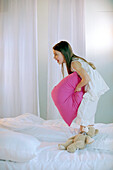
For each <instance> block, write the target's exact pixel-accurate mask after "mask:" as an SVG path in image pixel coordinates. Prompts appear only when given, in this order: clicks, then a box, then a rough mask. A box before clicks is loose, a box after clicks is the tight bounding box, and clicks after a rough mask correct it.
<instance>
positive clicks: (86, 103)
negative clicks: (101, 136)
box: [53, 41, 109, 131]
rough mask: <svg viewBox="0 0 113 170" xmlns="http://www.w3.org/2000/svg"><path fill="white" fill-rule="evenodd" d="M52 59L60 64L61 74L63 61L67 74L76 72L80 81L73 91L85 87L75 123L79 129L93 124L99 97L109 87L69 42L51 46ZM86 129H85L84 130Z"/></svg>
mask: <svg viewBox="0 0 113 170" xmlns="http://www.w3.org/2000/svg"><path fill="white" fill-rule="evenodd" d="M53 53H54V59H55V60H56V61H57V62H58V63H59V64H61V65H62V74H63V77H64V70H63V63H66V67H67V71H68V74H71V73H73V72H77V74H78V75H79V76H80V77H81V81H80V82H79V83H78V85H77V86H76V88H75V93H76V92H78V91H81V88H82V87H85V94H84V95H83V99H82V101H81V104H80V106H79V108H78V113H77V118H76V123H78V124H79V125H80V131H82V130H83V128H86V129H87V126H89V125H90V126H93V125H94V117H95V113H96V108H97V103H98V100H99V97H100V96H101V95H102V94H104V93H105V92H106V91H108V90H109V87H108V86H107V84H106V83H105V81H104V80H103V78H102V77H101V75H100V74H99V73H98V72H97V70H96V68H95V66H94V65H93V64H92V63H90V62H88V61H86V60H85V59H84V58H82V57H79V56H77V55H75V54H74V53H73V51H72V48H71V46H70V44H69V43H68V42H66V41H61V42H59V43H57V44H56V45H55V46H54V47H53ZM86 131H87V130H86Z"/></svg>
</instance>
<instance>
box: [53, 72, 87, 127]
mask: <svg viewBox="0 0 113 170" xmlns="http://www.w3.org/2000/svg"><path fill="white" fill-rule="evenodd" d="M80 81H81V78H80V77H79V76H78V74H77V73H76V72H73V73H72V74H70V75H68V76H67V77H65V78H64V79H63V80H61V81H60V83H58V84H57V85H56V86H55V87H54V88H53V90H52V92H51V96H52V99H53V101H54V103H55V105H56V107H57V109H58V110H59V112H60V114H61V116H62V118H63V119H64V121H65V122H66V123H67V124H68V126H70V125H71V123H72V121H73V120H74V119H75V118H76V116H77V111H78V107H79V105H80V103H81V101H82V99H83V94H84V87H82V89H81V91H80V92H76V93H75V92H74V90H75V88H76V86H77V84H78V83H79V82H80Z"/></svg>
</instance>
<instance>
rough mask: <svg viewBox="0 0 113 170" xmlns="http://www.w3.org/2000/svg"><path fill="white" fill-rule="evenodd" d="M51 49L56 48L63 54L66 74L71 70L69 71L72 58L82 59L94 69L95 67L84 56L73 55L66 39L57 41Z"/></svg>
mask: <svg viewBox="0 0 113 170" xmlns="http://www.w3.org/2000/svg"><path fill="white" fill-rule="evenodd" d="M53 49H54V50H57V51H60V52H61V53H62V54H63V56H64V58H65V61H66V67H67V71H68V74H71V73H72V71H71V62H72V60H73V59H74V58H76V59H82V60H83V61H85V62H86V63H88V64H89V65H90V66H91V67H92V68H93V69H96V67H95V66H94V65H93V64H92V63H91V62H88V61H87V60H85V59H84V58H82V57H79V56H77V55H75V54H74V53H73V51H72V48H71V46H70V44H69V43H68V42H67V41H60V42H59V43H57V44H56V45H55V46H54V47H53ZM62 73H63V64H62Z"/></svg>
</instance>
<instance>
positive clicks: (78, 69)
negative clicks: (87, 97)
mask: <svg viewBox="0 0 113 170" xmlns="http://www.w3.org/2000/svg"><path fill="white" fill-rule="evenodd" d="M71 66H72V67H73V69H74V70H75V71H76V72H77V73H78V75H79V76H80V77H81V79H82V80H81V81H80V83H79V84H78V85H77V87H76V89H75V92H76V91H81V87H83V86H85V85H87V84H88V83H89V81H90V80H91V79H90V77H89V75H88V73H87V72H86V71H85V70H84V69H83V67H82V65H81V63H80V62H79V61H73V62H72V63H71Z"/></svg>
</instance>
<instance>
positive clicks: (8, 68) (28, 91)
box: [0, 0, 40, 117]
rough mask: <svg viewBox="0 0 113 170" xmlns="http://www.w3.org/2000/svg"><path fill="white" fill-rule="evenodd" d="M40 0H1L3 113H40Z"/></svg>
mask: <svg viewBox="0 0 113 170" xmlns="http://www.w3.org/2000/svg"><path fill="white" fill-rule="evenodd" d="M36 7H37V0H33V1H32V0H5V1H4V0H0V84H1V85H0V86H1V88H0V117H13V116H17V115H20V114H23V113H26V112H30V113H33V114H38V115H40V112H39V92H38V63H37V62H38V59H37V57H38V56H37V9H36Z"/></svg>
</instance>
